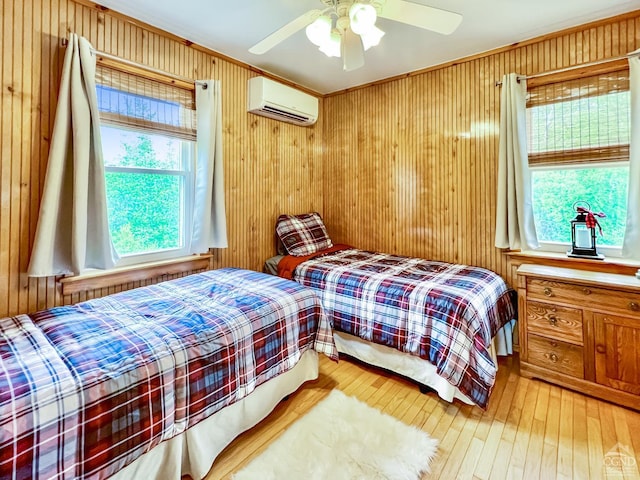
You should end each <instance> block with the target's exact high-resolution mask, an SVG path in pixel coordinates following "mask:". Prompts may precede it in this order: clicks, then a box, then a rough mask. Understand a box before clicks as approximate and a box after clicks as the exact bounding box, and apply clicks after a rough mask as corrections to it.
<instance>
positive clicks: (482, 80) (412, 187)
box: [324, 12, 640, 284]
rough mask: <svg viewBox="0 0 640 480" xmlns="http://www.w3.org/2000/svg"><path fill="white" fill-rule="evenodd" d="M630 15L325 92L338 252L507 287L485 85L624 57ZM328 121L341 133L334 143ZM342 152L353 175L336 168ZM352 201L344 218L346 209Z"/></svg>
mask: <svg viewBox="0 0 640 480" xmlns="http://www.w3.org/2000/svg"><path fill="white" fill-rule="evenodd" d="M639 17H640V14H639V13H638V12H634V13H630V14H626V15H623V16H620V17H618V18H613V19H605V20H602V21H600V22H597V23H592V24H589V25H587V26H584V27H576V28H572V29H570V30H567V31H564V32H559V33H557V34H550V35H546V36H544V37H542V38H540V39H538V40H531V41H527V42H523V43H522V44H520V45H515V46H513V47H510V48H504V49H500V50H498V51H496V52H489V53H487V54H484V55H478V56H474V57H470V58H468V59H462V60H460V61H458V62H452V63H450V64H447V65H444V66H442V67H436V68H432V69H429V70H427V71H424V72H417V73H412V74H411V75H409V76H405V77H402V78H400V77H398V78H394V79H391V80H387V81H385V82H384V83H379V84H372V85H369V86H367V87H365V88H359V89H352V90H351V91H346V92H337V93H335V94H331V95H330V96H328V97H327V98H326V99H325V102H326V104H327V106H328V108H327V109H326V111H325V114H324V121H325V123H326V125H327V128H326V129H325V138H324V144H325V154H324V156H325V158H324V165H325V171H326V172H331V174H332V175H333V178H332V179H331V183H334V184H340V185H341V187H340V188H339V189H336V190H334V191H333V192H332V194H331V195H326V196H325V197H324V202H325V203H324V210H325V213H326V221H327V223H328V224H329V225H336V226H339V227H338V228H337V230H338V231H339V235H340V239H341V241H344V242H346V243H351V244H353V245H356V246H359V247H362V248H374V249H377V250H397V251H398V253H405V254H409V255H420V256H423V257H427V258H433V259H436V260H443V261H460V262H463V263H472V264H475V265H480V266H483V267H486V268H490V269H492V270H495V271H496V272H498V273H500V274H501V275H503V276H504V277H505V278H506V279H507V281H508V282H509V283H510V284H513V282H514V280H515V277H514V274H513V272H512V268H511V266H510V263H509V261H508V259H507V258H506V256H505V255H504V254H503V253H502V252H501V251H500V250H498V249H496V248H495V247H494V246H493V243H494V234H495V233H494V232H495V206H496V188H495V184H496V179H497V163H498V130H499V107H500V89H499V88H497V87H495V86H494V82H495V81H496V80H500V79H501V77H502V75H503V74H504V73H509V72H518V73H521V74H524V75H532V74H535V73H540V72H544V71H549V70H552V69H558V68H563V67H567V66H572V65H578V64H582V63H586V62H590V61H594V60H601V59H606V58H611V57H614V56H618V55H621V54H624V53H627V52H631V51H633V50H635V49H637V48H638V47H640V29H639V28H638V22H639V21H640V20H639ZM393 98H395V99H396V100H388V99H393ZM403 99H406V100H403ZM417 105H419V108H417V107H416V106H417ZM381 114H382V116H380V115H381ZM399 115H400V116H402V120H401V121H400V123H399V120H398V116H399ZM337 124H340V125H343V126H345V127H344V128H345V133H344V135H337V134H336V133H337V132H336V127H335V125H337ZM347 125H350V126H352V129H351V130H348V129H347ZM402 125H406V127H402ZM403 128H406V130H403ZM361 135H364V136H365V137H366V138H367V141H364V142H358V144H357V147H355V148H353V149H352V150H351V151H348V152H345V151H344V150H345V148H344V145H345V144H348V139H349V138H350V137H356V136H357V137H358V138H360V136H361ZM412 135H413V137H412V138H410V137H411V136H412ZM398 142H402V143H403V145H396V144H397V143H398ZM347 155H350V156H352V157H353V162H355V163H356V164H357V165H358V168H357V170H356V172H357V173H356V174H354V173H353V171H352V170H351V169H350V168H346V167H345V166H344V165H341V163H342V162H343V161H344V159H345V158H346V156H347ZM389 161H390V162H391V165H389V163H388V162H389ZM385 166H386V167H385ZM385 168H387V170H386V171H385ZM381 169H382V170H381ZM400 172H401V173H400ZM327 175H328V173H327ZM394 175H395V181H396V183H394V182H393V178H394ZM410 177H412V178H413V184H412V182H407V181H406V180H405V179H406V178H410ZM325 183H328V180H326V181H325ZM376 183H377V184H379V187H380V188H376V189H373V188H372V185H374V184H376ZM385 186H386V188H385ZM384 197H386V198H384ZM354 202H355V206H354V207H350V209H349V210H348V212H349V213H348V214H346V212H345V208H344V206H345V205H351V204H353V203H354ZM411 209H415V211H412V210H411ZM394 220H395V221H394ZM397 237H402V239H401V240H394V238H397Z"/></svg>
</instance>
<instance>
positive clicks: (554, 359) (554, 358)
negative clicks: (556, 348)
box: [549, 353, 558, 363]
mask: <svg viewBox="0 0 640 480" xmlns="http://www.w3.org/2000/svg"><path fill="white" fill-rule="evenodd" d="M549 360H551V361H552V362H553V363H556V362H557V361H558V355H556V354H555V353H552V354H551V355H549Z"/></svg>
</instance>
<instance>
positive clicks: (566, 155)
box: [526, 68, 630, 258]
mask: <svg viewBox="0 0 640 480" xmlns="http://www.w3.org/2000/svg"><path fill="white" fill-rule="evenodd" d="M622 70H624V69H621V68H610V69H604V71H603V69H594V71H593V72H582V73H581V75H580V76H576V77H566V76H565V77H564V78H562V79H553V78H550V79H549V80H548V81H547V82H536V83H535V84H534V85H528V90H530V89H533V88H536V87H541V86H545V85H547V84H552V83H565V82H570V81H575V80H578V79H579V78H581V77H592V76H597V75H599V74H603V73H608V72H616V71H622ZM627 75H628V70H627ZM624 91H627V90H624ZM527 95H529V91H528V92H527ZM575 98H576V99H579V98H581V97H578V96H577V97H575ZM558 103H559V102H558ZM529 108H531V107H529V105H528V102H527V112H526V117H527V153H528V155H531V156H532V157H534V159H536V161H534V162H531V161H529V160H528V168H529V172H530V174H533V173H534V172H536V171H549V170H568V169H572V170H573V169H580V168H584V169H587V168H607V167H622V166H624V167H629V165H630V162H629V144H619V145H618V144H616V145H611V146H605V147H601V146H593V147H585V148H577V149H565V150H556V151H549V152H540V153H534V154H532V152H531V151H530V150H529V149H530V148H531V145H530V143H529V141H530V140H531V136H530V131H529V129H530V128H531V125H530V119H531V114H530V112H529ZM603 151H612V152H615V153H616V154H617V155H606V156H607V157H610V158H606V159H605V158H603V159H602V160H601V161H598V160H595V159H594V158H597V157H598V156H599V155H598V153H602V152H603ZM590 152H592V154H591V155H589V153H590ZM624 157H626V159H623V158H624ZM552 158H557V160H555V161H554V160H551V159H552ZM541 159H542V161H541ZM532 183H533V182H532ZM530 195H531V198H530V199H529V200H533V195H534V191H533V185H531V194H530ZM533 215H534V216H533V218H534V221H535V213H533ZM538 245H539V248H538V249H537V250H536V251H540V252H550V253H566V252H567V251H568V250H569V249H570V248H571V242H549V241H540V240H539V239H538ZM597 248H598V251H599V252H601V253H603V254H604V255H605V256H606V257H612V258H622V256H623V255H622V245H620V246H619V247H613V246H608V245H605V246H603V245H599V244H598V247H597Z"/></svg>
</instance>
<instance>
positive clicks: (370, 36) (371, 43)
mask: <svg viewBox="0 0 640 480" xmlns="http://www.w3.org/2000/svg"><path fill="white" fill-rule="evenodd" d="M382 37H384V32H383V31H382V30H380V29H379V28H378V27H376V26H375V25H374V26H373V28H371V29H369V30H368V31H366V32H364V33H361V34H360V38H361V39H362V46H363V47H364V49H365V50H369V49H370V48H371V47H375V46H376V45H378V44H379V43H380V40H381V39H382Z"/></svg>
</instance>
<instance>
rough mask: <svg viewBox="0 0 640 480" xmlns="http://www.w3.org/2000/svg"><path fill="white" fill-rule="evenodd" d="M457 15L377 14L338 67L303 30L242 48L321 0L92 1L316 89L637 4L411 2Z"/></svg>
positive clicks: (606, 0)
mask: <svg viewBox="0 0 640 480" xmlns="http://www.w3.org/2000/svg"><path fill="white" fill-rule="evenodd" d="M412 1H413V2H414V3H420V4H424V5H429V6H432V7H437V8H442V9H445V10H450V11H453V12H457V13H460V14H462V15H463V17H464V18H463V20H462V23H461V25H460V27H458V29H457V30H456V31H455V32H454V33H453V34H451V35H448V36H445V35H439V34H437V33H433V32H430V31H427V30H422V29H420V28H417V27H413V26H410V25H405V24H401V23H398V22H394V21H392V20H388V19H384V18H379V19H378V22H377V25H378V26H379V27H380V28H381V29H382V30H384V31H385V32H386V35H385V36H384V37H383V38H382V41H381V42H380V45H378V46H377V47H373V48H371V49H370V50H368V51H367V52H365V66H364V67H362V68H360V69H358V70H354V71H351V72H344V71H343V70H342V60H341V59H339V58H328V57H326V56H325V55H324V54H322V53H321V52H320V51H318V49H317V47H315V46H314V45H313V44H311V42H309V41H308V40H307V38H306V36H305V33H304V29H303V30H301V31H299V32H297V33H296V34H294V35H292V36H291V37H289V38H288V39H287V40H285V41H284V42H283V43H281V44H279V45H277V46H276V47H274V48H273V49H272V50H270V51H269V52H267V53H266V54H264V55H254V54H251V53H249V51H248V49H249V48H250V47H251V46H253V45H254V44H256V43H258V42H259V41H260V40H262V39H263V38H265V37H266V36H267V35H269V34H271V33H273V32H274V31H276V30H277V29H279V28H280V27H282V26H283V25H285V24H286V23H288V22H290V21H291V20H293V19H294V18H297V17H298V16H300V15H302V14H303V13H305V12H307V11H309V10H312V9H322V8H323V7H324V5H323V3H322V2H321V1H320V0H226V1H222V0H136V1H131V0H98V1H97V3H100V4H101V5H104V6H106V7H109V8H111V9H112V10H114V11H118V12H121V13H124V14H126V15H128V16H130V17H134V18H136V19H138V20H141V21H143V22H146V23H148V24H151V25H153V26H155V27H158V28H161V29H163V30H166V31H168V32H170V33H173V34H175V35H178V36H180V37H182V38H185V39H187V40H190V41H192V42H194V43H197V44H200V45H202V46H205V47H207V48H210V49H212V50H215V51H217V52H219V53H222V54H224V55H226V56H228V57H232V58H235V59H237V60H239V61H241V62H243V63H246V64H249V65H253V66H255V67H257V68H259V69H261V70H264V71H267V72H270V73H272V74H274V75H277V76H279V77H282V78H285V79H287V80H290V81H292V82H295V83H296V84H299V85H303V86H305V87H307V88H309V89H311V90H314V91H316V92H318V93H321V94H326V93H331V92H334V91H338V90H343V89H346V88H349V87H354V86H357V85H362V84H365V83H369V82H372V81H375V80H379V79H383V78H388V77H392V76H396V75H400V74H403V73H407V72H412V71H415V70H420V69H422V68H426V67H429V66H433V65H438V64H440V63H444V62H447V61H450V60H455V59H458V58H461V57H465V56H467V55H472V54H475V53H479V52H484V51H487V50H491V49H494V48H497V47H502V46H505V45H509V44H512V43H515V42H518V41H522V40H526V39H529V38H532V37H536V36H539V35H542V34H545V33H550V32H555V31H557V30H561V29H564V28H568V27H572V26H575V25H580V24H583V23H586V22H589V21H592V20H597V19H601V18H606V17H610V16H613V15H617V14H620V13H624V12H628V11H632V10H637V9H640V0H412Z"/></svg>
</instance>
